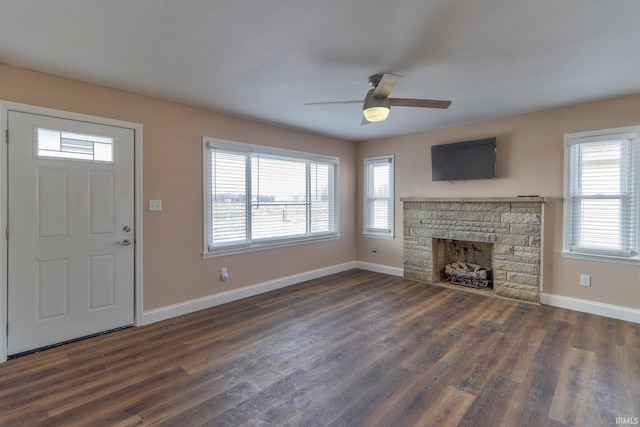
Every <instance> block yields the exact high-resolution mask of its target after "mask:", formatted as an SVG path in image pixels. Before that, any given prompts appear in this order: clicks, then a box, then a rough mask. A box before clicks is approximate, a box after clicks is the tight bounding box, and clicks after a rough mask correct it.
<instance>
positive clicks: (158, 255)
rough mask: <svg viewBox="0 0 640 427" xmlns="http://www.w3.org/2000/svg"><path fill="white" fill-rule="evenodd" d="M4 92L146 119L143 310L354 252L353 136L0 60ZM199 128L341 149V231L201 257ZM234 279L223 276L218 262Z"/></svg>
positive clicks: (33, 101) (257, 140) (8, 96)
mask: <svg viewBox="0 0 640 427" xmlns="http://www.w3.org/2000/svg"><path fill="white" fill-rule="evenodd" d="M0 100H5V101H12V102H19V103H24V104H30V105H36V106H40V107H47V108H55V109H59V110H65V111H72V112H78V113H82V114H90V115H95V116H100V117H106V118H110V119H118V120H125V121H129V122H136V123H141V124H142V125H143V126H144V152H143V158H144V176H143V180H144V185H143V186H144V192H143V198H144V203H145V207H146V202H147V200H149V199H162V203H163V211H162V212H148V211H145V212H144V309H145V310H150V309H154V308H158V307H163V306H166V305H170V304H175V303H178V302H183V301H188V300H191V299H194V298H199V297H204V296H207V295H211V294H215V293H219V292H223V291H227V290H231V289H237V288H240V287H244V286H247V285H252V284H256V283H261V282H265V281H268V280H272V279H277V278H281V277H285V276H289V275H293V274H297V273H302V272H306V271H310V270H314V269H319V268H323V267H328V266H333V265H337V264H341V263H345V262H351V261H354V260H355V253H356V245H355V228H354V227H355V217H354V210H355V190H356V187H355V163H356V162H355V144H354V143H352V142H347V141H341V140H337V139H332V138H327V137H322V136H317V135H312V134H307V133H303V132H299V131H295V130H292V129H286V128H280V127H275V126H270V125H266V124H261V123H258V122H253V121H249V120H243V119H239V118H235V117H229V116H226V115H223V114H218V113H215V112H211V111H205V110H201V109H197V108H192V107H187V106H185V105H181V104H177V103H172V102H167V101H162V100H159V99H154V98H149V97H145V96H140V95H136V94H132V93H128V92H123V91H118V90H114V89H110V88H106V87H101V86H96V85H91V84H86V83H82V82H78V81H74V80H69V79H63V78H59V77H54V76H51V75H47V74H42V73H37V72H32V71H27V70H23V69H18V68H14V67H10V66H7V65H3V64H0ZM202 136H210V137H215V138H222V139H229V140H235V141H241V142H247V143H252V144H261V145H269V146H273V147H280V148H288V149H296V150H300V151H308V152H313V153H318V154H327V155H332V156H338V157H340V188H339V190H340V199H341V200H340V202H341V210H340V229H341V237H340V239H337V240H331V241H324V242H319V243H309V244H304V245H298V246H291V247H285V248H279V249H272V250H265V251H259V252H252V253H246V254H242V255H234V256H226V257H219V258H211V259H203V258H202V255H201V253H202V246H203V237H202V142H201V141H202ZM221 267H227V268H228V269H229V274H230V279H229V281H227V282H220V280H219V274H220V268H221Z"/></svg>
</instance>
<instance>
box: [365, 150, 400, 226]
mask: <svg viewBox="0 0 640 427" xmlns="http://www.w3.org/2000/svg"><path fill="white" fill-rule="evenodd" d="M393 164H394V158H393V156H382V157H369V158H365V159H364V209H363V212H364V221H363V222H364V230H363V233H364V234H365V235H370V236H374V237H387V238H392V237H393V225H394V215H393V214H394V195H393V190H394V188H393V185H394V184H393V182H394V181H393V175H394V170H393Z"/></svg>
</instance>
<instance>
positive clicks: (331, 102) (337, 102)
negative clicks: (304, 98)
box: [304, 101, 362, 105]
mask: <svg viewBox="0 0 640 427" xmlns="http://www.w3.org/2000/svg"><path fill="white" fill-rule="evenodd" d="M325 104H362V101H330V102H307V103H305V104H304V105H325Z"/></svg>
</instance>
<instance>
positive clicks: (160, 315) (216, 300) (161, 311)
mask: <svg viewBox="0 0 640 427" xmlns="http://www.w3.org/2000/svg"><path fill="white" fill-rule="evenodd" d="M354 268H360V267H358V265H357V263H356V262H355V261H352V262H346V263H344V264H338V265H333V266H330V267H324V268H319V269H317V270H311V271H306V272H304V273H300V274H294V275H291V276H286V277H281V278H279V279H274V280H269V281H267V282H262V283H257V284H255V285H250V286H245V287H244V288H240V289H233V290H231V291H226V292H221V293H219V294H214V295H209V296H206V297H202V298H197V299H193V300H189V301H184V302H181V303H178V304H173V305H169V306H166V307H160V308H156V309H154V310H149V311H145V312H143V313H142V319H141V321H140V322H138V323H137V325H138V326H142V325H149V324H151V323H155V322H159V321H161V320H167V319H171V318H172V317H177V316H182V315H183V314H188V313H193V312H195V311H198V310H203V309H206V308H211V307H215V306H217V305H221V304H226V303H228V302H232V301H237V300H239V299H243V298H247V297H251V296H254V295H258V294H262V293H265V292H269V291H273V290H276V289H280V288H284V287H286V286H291V285H295V284H297V283H301V282H305V281H307V280H313V279H317V278H320V277H324V276H328V275H330V274H334V273H340V272H342V271H347V270H351V269H354Z"/></svg>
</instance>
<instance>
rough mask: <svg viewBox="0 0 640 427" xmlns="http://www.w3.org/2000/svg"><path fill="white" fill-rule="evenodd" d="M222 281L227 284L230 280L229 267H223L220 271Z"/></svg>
mask: <svg viewBox="0 0 640 427" xmlns="http://www.w3.org/2000/svg"><path fill="white" fill-rule="evenodd" d="M220 280H221V281H222V282H226V281H227V280H229V272H228V271H227V267H222V268H221V269H220Z"/></svg>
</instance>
